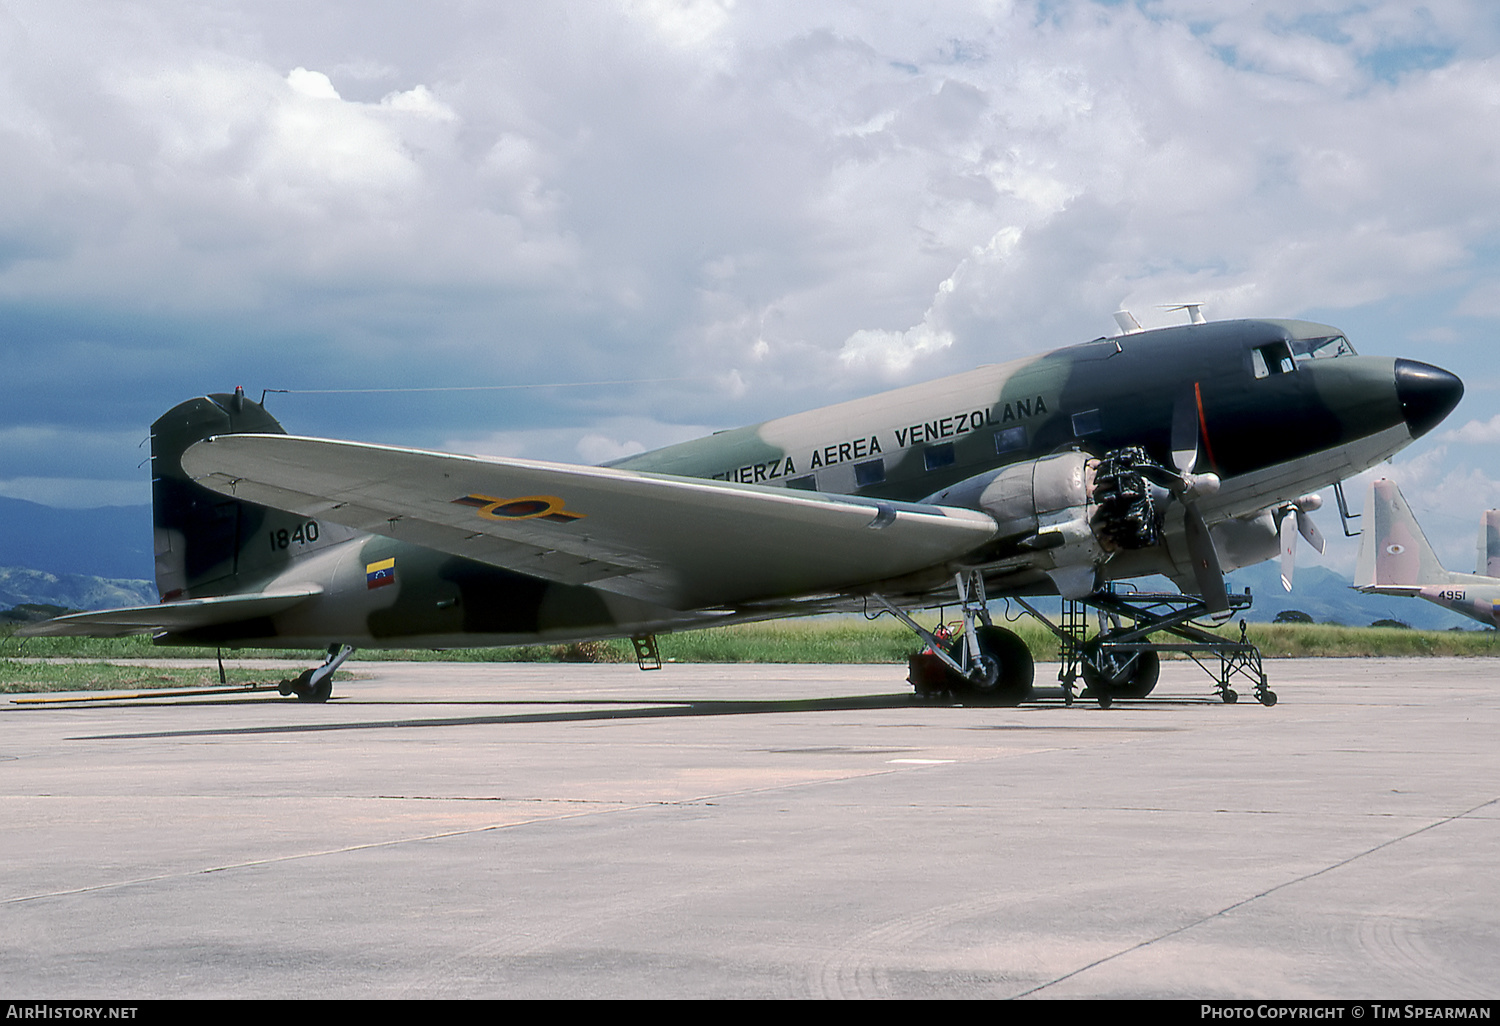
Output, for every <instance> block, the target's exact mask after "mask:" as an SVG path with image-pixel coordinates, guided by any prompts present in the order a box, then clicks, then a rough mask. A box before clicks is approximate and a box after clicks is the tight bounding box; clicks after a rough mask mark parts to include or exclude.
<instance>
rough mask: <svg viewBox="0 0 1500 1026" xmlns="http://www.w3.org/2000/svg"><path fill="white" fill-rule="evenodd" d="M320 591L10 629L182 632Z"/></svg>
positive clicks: (265, 611) (272, 609) (55, 633)
mask: <svg viewBox="0 0 1500 1026" xmlns="http://www.w3.org/2000/svg"><path fill="white" fill-rule="evenodd" d="M322 591H323V589H322V588H321V587H319V586H318V585H316V584H308V585H304V586H302V587H298V588H295V589H290V590H279V591H276V592H274V593H271V594H266V593H264V592H262V593H259V594H255V595H225V596H221V597H219V598H203V599H185V600H184V601H181V602H163V603H161V604H160V605H155V606H125V607H124V608H121V609H102V610H99V611H97V612H93V613H73V614H70V615H68V616H59V617H56V618H54V619H51V620H44V621H42V622H41V623H29V624H25V625H23V626H21V627H20V628H18V629H17V630H16V635H17V636H18V637H23V638H58V637H82V638H123V637H126V636H127V635H131V634H155V633H156V632H158V631H188V630H193V629H194V628H197V627H212V626H214V625H216V624H221V623H232V622H234V621H236V620H249V619H252V618H254V617H258V616H272V615H274V614H276V613H280V612H283V611H284V610H287V609H291V608H292V607H293V606H295V605H297V604H298V603H300V602H305V601H306V600H308V599H310V598H312V597H313V596H314V595H318V594H321V593H322Z"/></svg>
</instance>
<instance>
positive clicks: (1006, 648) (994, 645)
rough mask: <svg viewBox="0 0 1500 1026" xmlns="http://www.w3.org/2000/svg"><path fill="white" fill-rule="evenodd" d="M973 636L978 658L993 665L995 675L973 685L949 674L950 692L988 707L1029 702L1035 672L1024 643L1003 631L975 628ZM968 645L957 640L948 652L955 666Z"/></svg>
mask: <svg viewBox="0 0 1500 1026" xmlns="http://www.w3.org/2000/svg"><path fill="white" fill-rule="evenodd" d="M974 635H975V638H976V639H977V640H978V642H979V653H980V656H981V657H982V658H984V659H988V660H990V661H992V662H993V664H994V665H993V669H994V672H993V673H985V674H983V675H981V677H980V679H979V680H977V681H975V680H972V679H969V678H965V677H960V676H958V675H957V674H955V673H952V672H951V671H950V676H951V678H952V682H953V683H952V687H953V690H954V691H955V692H957V693H959V694H961V695H963V696H964V697H965V698H966V699H969V700H971V701H972V700H978V701H982V702H984V703H985V704H987V705H1020V704H1021V703H1022V702H1024V701H1026V699H1028V698H1030V697H1031V682H1032V679H1033V677H1035V675H1036V671H1035V667H1034V666H1033V664H1032V661H1031V650H1030V649H1028V648H1027V647H1026V642H1024V641H1022V640H1021V638H1020V637H1019V636H1018V635H1017V634H1015V633H1014V632H1012V631H1008V630H1006V629H1005V628H1003V627H978V628H975V631H974ZM967 644H968V642H967V641H965V639H963V638H958V639H957V640H956V641H954V642H953V644H952V646H950V648H949V649H948V654H949V655H951V656H952V657H953V658H954V660H956V661H957V662H960V663H961V662H963V660H964V649H965V647H966V646H967Z"/></svg>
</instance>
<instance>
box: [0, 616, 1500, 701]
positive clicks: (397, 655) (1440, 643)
mask: <svg viewBox="0 0 1500 1026" xmlns="http://www.w3.org/2000/svg"><path fill="white" fill-rule="evenodd" d="M929 622H930V621H929ZM1005 626H1006V627H1008V628H1009V629H1011V630H1014V631H1016V633H1018V634H1019V635H1020V636H1021V638H1022V640H1024V641H1025V642H1026V644H1027V647H1029V648H1030V649H1031V651H1032V654H1033V655H1034V656H1035V657H1036V658H1037V659H1038V660H1039V661H1046V660H1053V659H1056V658H1057V641H1056V639H1055V638H1054V637H1053V636H1052V634H1051V633H1050V632H1048V631H1047V630H1046V629H1045V628H1044V627H1042V626H1041V625H1040V624H1038V623H1036V622H1035V621H1034V620H1032V619H1031V618H1030V617H1023V618H1022V619H1020V620H1018V621H1016V622H1015V623H1008V624H1005ZM8 633H9V632H8V631H0V692H18V691H54V690H56V691H62V690H89V689H135V688H141V689H144V688H152V687H158V688H173V687H184V688H195V687H212V686H216V685H217V684H218V670H217V669H216V668H215V667H213V666H208V667H206V668H204V669H177V668H157V667H144V666H139V665H130V664H129V661H133V660H140V659H163V658H181V659H203V660H212V659H213V658H214V650H213V649H212V648H170V647H158V646H155V645H153V644H151V642H150V640H149V639H146V638H140V637H135V638H119V639H98V638H31V639H28V640H26V641H25V642H24V644H23V643H21V642H19V641H17V640H16V639H14V638H10V637H8ZM1218 633H1219V634H1221V635H1223V636H1224V637H1226V638H1236V637H1238V635H1239V628H1238V626H1236V625H1235V624H1233V623H1230V624H1226V625H1225V626H1223V627H1222V628H1221V629H1220V630H1219V631H1218ZM1249 639H1250V641H1252V642H1253V643H1254V644H1256V645H1258V646H1259V647H1260V649H1261V651H1262V653H1263V654H1264V655H1265V657H1266V658H1268V659H1275V658H1289V657H1296V658H1305V657H1334V658H1342V657H1351V658H1352V657H1362V656H1471V657H1482V656H1496V655H1500V640H1497V633H1496V632H1495V631H1415V630H1399V629H1392V628H1371V627H1339V626H1336V625H1331V624H1251V625H1250V627H1249ZM658 641H659V645H660V650H661V657H662V659H663V660H664V661H669V662H680V663H898V664H899V663H903V662H905V661H906V657H907V656H908V655H910V654H911V653H912V652H915V651H916V650H917V648H918V644H917V640H916V638H915V636H914V635H913V634H912V633H911V632H910V631H909V630H907V629H906V628H905V627H903V626H901V625H900V624H898V623H896V622H895V621H893V620H892V619H891V618H890V617H888V616H887V617H881V618H879V619H877V620H875V621H866V620H864V619H862V618H860V617H821V618H815V619H809V620H776V621H769V622H765V623H755V624H741V625H737V626H731V627H714V628H709V629H707V630H698V631H683V632H681V633H679V634H670V635H663V636H661V637H660V638H659V639H658ZM224 655H225V658H228V659H247V658H259V659H265V658H271V659H281V660H286V665H285V667H284V668H283V667H276V668H274V669H262V670H237V669H231V670H230V671H229V680H230V683H231V684H243V683H246V682H250V681H257V682H262V683H267V682H270V683H274V682H275V681H278V680H280V679H281V678H283V677H292V676H295V675H296V674H297V673H299V672H301V670H302V669H304V668H306V667H308V666H312V665H314V664H315V663H316V662H318V661H319V657H320V654H319V653H312V652H300V651H299V652H288V651H285V650H279V649H275V650H271V649H234V650H226V651H225V653H224ZM17 657H29V658H31V659H45V660H47V661H46V662H40V663H39V662H30V661H28V662H21V661H19V659H18V658H17ZM357 658H360V659H369V660H405V661H419V662H434V661H444V662H596V663H630V662H634V661H635V653H634V650H633V649H632V648H631V645H630V642H629V641H623V640H620V641H590V642H580V643H574V644H568V645H523V646H519V647H514V648H478V649H457V650H452V651H441V652H433V651H428V650H406V649H400V650H378V649H362V650H361V651H360V652H359V654H358V657H357ZM53 660H80V661H79V662H63V661H55V662H54V661H53ZM115 660H119V661H126V665H114V664H113V662H112V661H115Z"/></svg>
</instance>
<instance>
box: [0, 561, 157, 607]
mask: <svg viewBox="0 0 1500 1026" xmlns="http://www.w3.org/2000/svg"><path fill="white" fill-rule="evenodd" d="M156 599H157V595H156V585H154V584H152V583H151V582H150V581H132V580H118V579H115V580H112V579H108V578H104V577H94V576H92V575H90V574H49V573H47V572H46V571H44V570H27V569H23V568H21V567H14V566H5V567H0V609H8V608H10V607H11V606H19V605H24V604H34V605H43V604H45V605H53V606H63V607H64V608H67V609H109V608H110V607H112V606H145V605H152V604H154V603H155V602H156Z"/></svg>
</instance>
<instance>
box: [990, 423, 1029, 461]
mask: <svg viewBox="0 0 1500 1026" xmlns="http://www.w3.org/2000/svg"><path fill="white" fill-rule="evenodd" d="M1024 448H1026V425H1024V424H1022V425H1021V426H1019V427H1013V428H1006V429H1005V430H1004V431H996V432H995V455H997V456H1003V455H1004V454H1005V453H1008V452H1015V451H1016V450H1017V449H1024Z"/></svg>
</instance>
